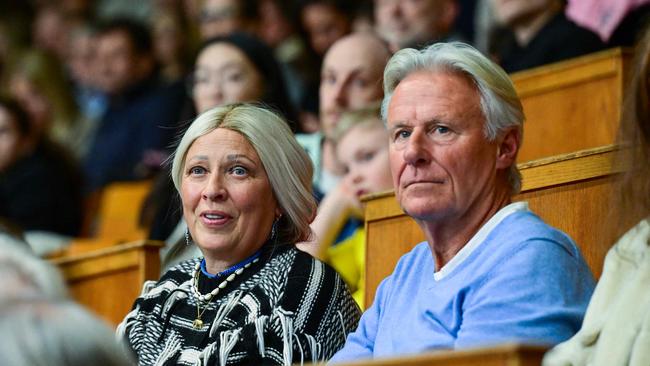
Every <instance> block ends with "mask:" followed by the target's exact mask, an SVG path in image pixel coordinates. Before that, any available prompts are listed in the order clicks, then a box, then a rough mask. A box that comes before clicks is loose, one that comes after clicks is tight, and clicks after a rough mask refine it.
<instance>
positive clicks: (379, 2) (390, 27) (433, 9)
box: [374, 0, 461, 52]
mask: <svg viewBox="0 0 650 366" xmlns="http://www.w3.org/2000/svg"><path fill="white" fill-rule="evenodd" d="M374 4H375V23H376V26H377V31H378V32H379V34H381V36H382V37H383V38H384V39H385V40H386V41H387V42H388V43H389V45H390V49H391V51H393V52H395V51H397V50H399V49H402V48H405V47H416V46H417V47H422V46H425V45H427V44H429V43H432V42H438V41H451V40H460V38H461V37H460V35H459V34H457V33H455V32H454V29H453V26H454V22H455V21H456V17H457V16H458V13H459V5H458V0H418V1H402V0H375V2H374Z"/></svg>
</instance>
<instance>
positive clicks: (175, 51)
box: [152, 13, 187, 65]
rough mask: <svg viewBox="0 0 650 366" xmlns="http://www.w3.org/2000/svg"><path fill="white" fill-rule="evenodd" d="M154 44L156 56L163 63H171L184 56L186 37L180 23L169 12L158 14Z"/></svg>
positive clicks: (154, 26)
mask: <svg viewBox="0 0 650 366" xmlns="http://www.w3.org/2000/svg"><path fill="white" fill-rule="evenodd" d="M152 34H153V44H154V50H155V52H156V57H157V58H158V60H159V61H160V62H161V63H162V64H163V65H166V64H171V63H174V62H176V61H177V60H179V59H181V58H182V57H183V50H184V47H185V41H184V39H185V37H187V35H186V34H183V30H182V29H181V26H180V24H178V22H177V21H176V19H175V18H174V17H173V16H172V15H170V14H167V13H161V14H158V15H157V16H156V19H155V20H154V23H153V33H152Z"/></svg>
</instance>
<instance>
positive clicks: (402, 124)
mask: <svg viewBox="0 0 650 366" xmlns="http://www.w3.org/2000/svg"><path fill="white" fill-rule="evenodd" d="M404 127H412V126H411V125H409V124H408V123H406V122H397V123H396V124H395V125H393V126H392V127H390V128H388V130H389V131H393V130H397V129H399V128H404Z"/></svg>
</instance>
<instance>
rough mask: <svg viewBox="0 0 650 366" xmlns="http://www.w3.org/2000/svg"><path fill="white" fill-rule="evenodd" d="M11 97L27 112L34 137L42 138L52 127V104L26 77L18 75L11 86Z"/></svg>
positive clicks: (12, 78)
mask: <svg viewBox="0 0 650 366" xmlns="http://www.w3.org/2000/svg"><path fill="white" fill-rule="evenodd" d="M9 88H10V90H11V95H13V97H14V98H16V100H17V101H18V103H20V105H21V107H22V108H23V109H24V110H25V111H26V112H27V114H28V115H29V118H30V122H31V124H32V130H33V134H34V136H40V135H42V134H43V133H46V131H48V130H49V128H50V127H51V125H52V114H53V111H52V104H51V103H50V101H49V100H48V99H47V97H46V96H45V95H44V94H43V93H42V92H41V91H40V90H39V89H38V88H37V87H36V85H35V84H34V83H33V82H31V81H30V80H29V79H28V78H27V77H25V76H24V75H22V74H20V73H17V74H14V75H13V76H12V77H11V81H10V84H9Z"/></svg>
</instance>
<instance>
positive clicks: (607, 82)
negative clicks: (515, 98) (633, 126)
mask: <svg viewBox="0 0 650 366" xmlns="http://www.w3.org/2000/svg"><path fill="white" fill-rule="evenodd" d="M630 67H631V52H629V51H627V50H622V49H620V48H616V49H611V50H606V51H602V52H597V53H593V54H590V55H585V56H581V57H576V58H574V59H571V60H567V61H562V62H558V63H554V64H549V65H545V66H541V67H538V68H534V69H531V70H526V71H521V72H517V73H513V74H512V75H511V78H512V81H513V83H514V85H515V88H516V89H517V94H518V95H519V98H520V99H521V103H522V105H523V107H524V113H525V115H526V122H525V124H524V144H523V147H522V149H521V151H520V152H519V157H518V159H519V161H520V162H525V161H530V160H534V159H540V158H543V157H548V156H554V155H560V154H565V153H570V152H573V151H579V150H584V149H589V148H595V147H598V146H605V145H609V144H614V142H615V138H616V132H617V131H618V121H619V120H620V114H621V106H622V105H623V104H622V101H623V94H624V89H625V81H626V79H627V77H628V74H629V70H630Z"/></svg>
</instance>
